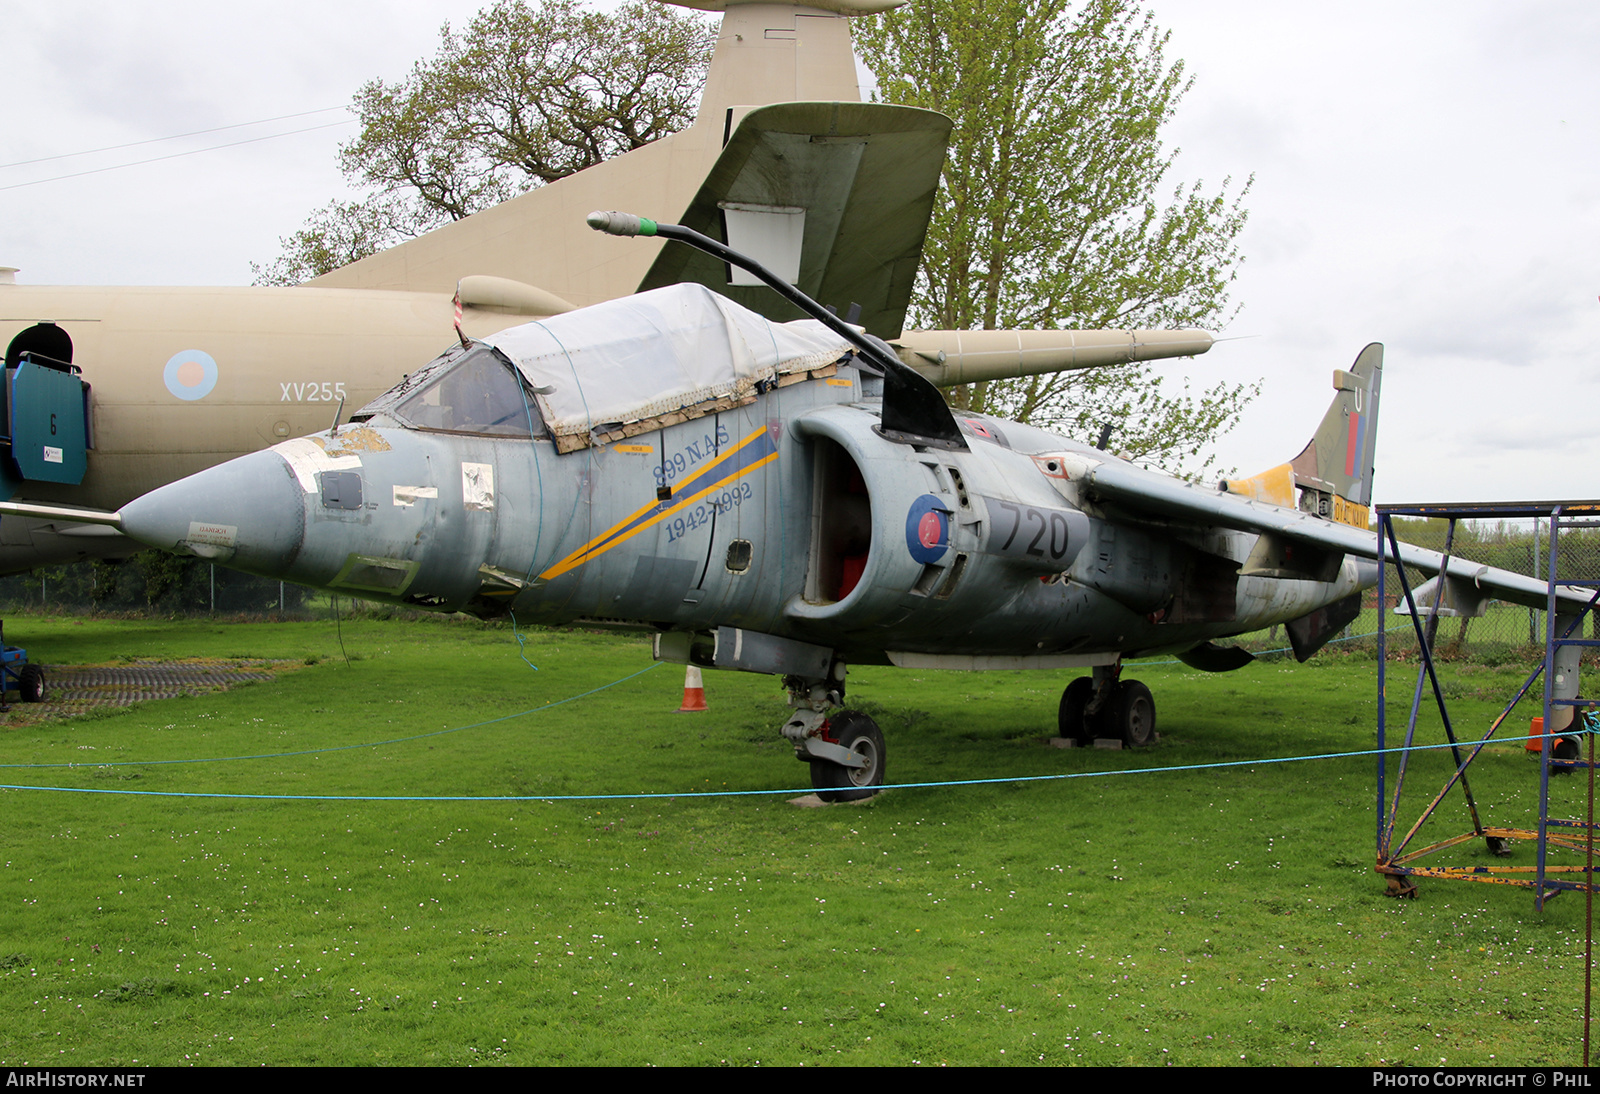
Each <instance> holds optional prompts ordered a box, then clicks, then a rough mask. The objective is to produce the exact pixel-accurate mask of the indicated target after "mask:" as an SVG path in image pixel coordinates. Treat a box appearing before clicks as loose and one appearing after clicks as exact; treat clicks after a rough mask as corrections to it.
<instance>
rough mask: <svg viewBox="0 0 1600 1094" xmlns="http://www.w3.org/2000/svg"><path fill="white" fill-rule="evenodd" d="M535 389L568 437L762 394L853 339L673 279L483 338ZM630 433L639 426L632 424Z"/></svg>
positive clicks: (550, 421) (822, 362) (842, 350)
mask: <svg viewBox="0 0 1600 1094" xmlns="http://www.w3.org/2000/svg"><path fill="white" fill-rule="evenodd" d="M484 341H485V342H487V343H489V344H490V345H492V346H494V347H496V348H497V349H499V350H500V351H501V352H502V353H504V354H505V355H506V356H507V357H510V358H511V359H512V360H513V361H515V362H516V364H517V367H518V368H520V369H521V370H522V374H523V375H524V376H526V377H527V378H528V381H529V382H530V383H531V384H533V386H534V387H536V388H549V389H552V390H550V392H549V393H548V394H542V395H539V396H537V398H538V400H539V409H540V411H541V412H542V413H543V415H544V420H545V424H546V425H547V426H548V427H549V429H550V430H551V432H552V433H553V434H554V435H555V436H556V437H557V438H558V439H559V438H573V439H576V438H577V437H580V436H581V437H586V436H587V435H588V434H589V433H591V432H592V431H595V430H597V429H601V428H603V427H612V426H613V425H614V424H615V423H620V424H622V425H624V426H626V425H628V424H630V423H635V422H640V421H645V420H649V419H653V418H659V417H662V416H664V415H669V414H673V413H675V412H684V413H686V415H687V416H689V417H694V416H696V414H695V412H694V408H695V407H697V406H701V405H703V404H706V403H711V402H716V401H718V400H721V399H728V398H731V399H734V400H743V399H745V398H746V397H748V396H753V395H754V394H755V391H756V385H757V384H758V383H760V382H762V381H771V380H774V379H776V378H777V377H778V376H780V375H782V374H785V373H794V372H808V371H810V370H812V369H817V368H822V367H824V366H826V365H830V364H833V363H834V362H836V361H838V360H839V359H840V358H842V357H844V356H845V354H846V353H848V352H849V351H850V344H849V343H848V342H846V341H845V340H844V339H843V338H841V337H839V336H838V335H837V334H834V333H833V332H832V331H830V330H828V328H826V327H824V326H823V325H822V324H821V323H818V322H817V321H816V320H814V319H806V320H800V321H797V322H793V323H773V322H771V321H770V320H768V319H766V318H764V317H762V316H760V315H757V314H756V313H755V312H753V311H750V310H748V309H746V308H743V307H740V306H739V305H738V304H735V303H734V302H733V301H731V300H728V299H725V298H724V297H721V296H718V295H717V294H716V293H714V292H712V291H711V290H710V289H708V288H706V287H705V286H704V285H697V284H685V285H669V286H667V287H666V288H661V289H652V290H651V291H649V292H642V293H639V294H637V295H635V296H628V297H623V298H621V299H619V300H608V301H606V302H605V303H603V304H595V305H594V306H592V307H588V308H580V309H578V310H577V311H571V312H567V313H565V314H563V315H556V316H552V317H551V318H549V319H541V320H538V321H537V322H533V323H526V324H524V325H522V326H519V327H511V328H509V329H507V330H503V331H501V332H500V333H499V334H496V335H492V336H491V337H489V338H486V339H484ZM628 432H633V431H632V430H629V431H628Z"/></svg>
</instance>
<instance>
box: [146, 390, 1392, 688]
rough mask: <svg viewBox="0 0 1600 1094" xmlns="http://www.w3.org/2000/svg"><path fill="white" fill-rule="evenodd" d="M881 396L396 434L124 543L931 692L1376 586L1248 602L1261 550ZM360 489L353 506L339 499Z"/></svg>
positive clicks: (392, 430) (1020, 435) (227, 482)
mask: <svg viewBox="0 0 1600 1094" xmlns="http://www.w3.org/2000/svg"><path fill="white" fill-rule="evenodd" d="M880 385H881V381H880V380H878V378H876V377H873V376H870V375H866V374H864V373H862V372H861V371H859V370H858V369H856V368H855V367H852V366H850V365H848V364H846V365H842V366H839V367H838V368H837V371H836V372H832V374H831V375H825V376H816V377H813V378H808V379H805V380H803V381H802V382H799V383H793V384H790V385H787V386H783V387H778V388H775V389H773V390H771V391H768V392H766V393H765V394H761V395H759V396H757V397H756V399H755V401H753V402H751V403H750V404H749V405H746V406H741V407H735V408H732V409H729V410H725V411H721V412H718V413H714V414H709V415H707V416H705V417H701V418H696V419H693V420H690V421H687V422H682V423H679V424H676V425H669V426H664V427H662V428H659V429H656V430H653V431H650V432H646V433H641V434H638V435H635V436H632V437H629V438H627V439H626V441H620V442H617V443H614V444H610V445H604V446H601V445H592V446H589V447H586V448H582V449H579V450H577V451H572V452H567V453H558V452H557V451H556V448H555V446H554V445H553V444H552V442H551V440H550V439H549V438H548V437H536V438H534V437H497V436H490V435H472V434H470V433H465V432H434V431H429V430H422V429H410V428H404V427H403V426H402V425H401V424H400V423H399V422H397V421H394V420H393V419H386V418H385V416H384V415H383V414H382V413H379V414H376V415H374V416H373V417H372V418H371V419H370V420H367V421H364V422H361V423H357V424H351V425H347V426H344V427H341V428H340V429H338V430H337V431H334V432H330V433H328V434H324V435H321V436H317V437H313V438H309V439H301V440H297V441H292V442H289V443H288V444H287V445H279V446H277V447H276V448H274V449H271V450H268V451H266V452H261V453H257V454H255V455H252V456H247V457H245V458H243V459H240V460H235V461H233V462H232V463H229V464H226V465H223V466H222V467H219V468H214V469H212V470H210V471H207V472H204V473H202V474H201V475H199V476H196V477H194V478H193V479H190V480H187V482H186V483H180V484H176V485H175V486H174V487H170V488H167V489H165V490H163V491H160V492H158V493H157V494H155V495H152V496H150V497H147V498H145V499H141V500H139V501H137V502H135V503H133V504H132V505H131V506H129V507H126V508H125V509H124V519H125V520H126V521H127V522H128V523H129V525H130V528H132V527H134V526H136V527H137V528H138V529H139V530H138V532H137V533H136V534H137V535H138V536H139V538H141V539H143V540H145V541H146V542H159V543H161V544H162V545H167V546H173V545H176V544H178V543H181V542H187V543H188V545H189V547H190V549H197V550H199V551H200V552H201V553H205V552H207V551H208V550H210V551H214V552H216V553H217V554H218V555H219V556H220V557H221V558H223V559H224V560H225V561H227V563H228V565H230V566H233V567H235V568H239V569H244V570H250V571H254V572H257V573H262V574H266V575H269V576H273V577H279V578H284V579H287V580H290V581H296V582H302V583H305V584H308V585H316V586H321V587H328V588H333V589H342V590H345V591H348V592H350V593H351V594H352V595H359V596H362V597H366V598H372V599H384V600H391V601H393V602H396V603H402V604H412V605H415V606H422V607H427V608H433V609H437V610H442V611H456V610H465V611H470V612H474V613H476V614H480V615H495V614H501V613H504V612H506V611H511V612H514V613H515V615H516V618H517V620H518V621H519V622H536V623H546V624H559V623H568V622H573V621H592V622H596V623H605V624H613V625H615V624H621V625H634V626H638V627H641V628H648V629H652V630H659V631H687V632H696V631H710V630H714V629H715V628H717V627H728V626H732V627H738V628H743V629H747V630H750V631H753V632H760V633H765V634H772V635H779V636H783V637H786V638H792V639H797V640H799V641H802V642H807V643H814V644H817V645H821V646H827V647H829V648H832V649H834V650H836V651H838V653H839V655H840V656H841V657H843V658H844V659H845V660H848V661H855V662H858V663H889V662H894V663H898V664H906V665H925V666H929V667H951V668H989V667H995V668H1001V667H1012V668H1022V667H1041V668H1043V667H1064V666H1070V665H1080V666H1081V665H1091V664H1106V663H1110V662H1112V661H1114V660H1115V659H1116V658H1117V656H1119V655H1121V654H1126V653H1130V652H1146V651H1154V650H1161V649H1186V648H1189V647H1192V646H1194V645H1196V644H1198V643H1202V642H1204V641H1206V640H1208V639H1210V638H1214V637H1218V636H1222V635H1227V634H1237V633H1240V632H1243V631H1249V630H1253V629H1257V628H1260V627H1264V626H1267V625H1269V624H1272V623H1279V622H1285V621H1288V620H1291V619H1295V618H1298V617H1301V616H1303V615H1305V614H1306V613H1307V612H1309V611H1311V610H1313V609H1314V608H1317V607H1320V606H1321V605H1323V604H1326V603H1328V602H1330V601H1333V600H1337V599H1340V598H1342V597H1345V596H1347V595H1348V594H1350V593H1351V592H1353V591H1355V590H1357V589H1358V588H1360V587H1362V586H1363V585H1368V584H1371V581H1372V578H1371V575H1370V574H1368V573H1366V572H1365V571H1366V570H1370V569H1371V567H1370V564H1364V563H1360V562H1357V561H1356V560H1353V559H1352V560H1346V561H1345V562H1343V563H1342V565H1341V566H1340V567H1339V569H1338V572H1337V575H1336V576H1335V577H1334V579H1333V580H1332V581H1327V582H1321V581H1295V580H1284V579H1282V578H1264V577H1263V578H1254V577H1238V576H1236V575H1235V574H1234V573H1232V572H1231V571H1230V567H1229V566H1228V565H1227V561H1231V562H1232V563H1234V564H1238V563H1242V562H1244V560H1245V559H1246V558H1247V557H1248V556H1249V554H1250V551H1251V548H1252V547H1253V546H1254V544H1255V541H1256V538H1257V537H1255V536H1253V535H1249V534H1246V533H1240V532H1233V531H1228V530H1209V531H1193V530H1183V529H1176V530H1174V529H1170V528H1161V527H1153V526H1151V525H1149V524H1148V523H1146V522H1139V521H1127V520H1120V521H1119V520H1113V519H1108V518H1107V517H1106V516H1105V515H1103V514H1102V513H1101V512H1099V511H1098V510H1097V508H1096V507H1095V506H1093V505H1092V504H1090V503H1088V502H1087V501H1086V499H1084V498H1082V497H1080V496H1079V494H1078V489H1077V486H1076V485H1075V480H1076V479H1077V478H1079V477H1080V476H1081V475H1082V474H1083V473H1084V472H1085V471H1087V470H1088V469H1090V468H1091V467H1094V466H1097V465H1101V464H1105V463H1108V462H1114V463H1119V464H1120V463H1123V461H1120V460H1117V458H1116V457H1114V456H1111V455H1109V454H1107V453H1105V452H1102V451H1099V450H1096V449H1093V448H1089V447H1087V446H1084V445H1081V444H1078V443H1075V442H1073V441H1070V440H1067V439H1066V438H1063V437H1060V436H1057V435H1055V434H1052V433H1049V432H1046V431H1044V430H1040V429H1036V428H1033V427H1030V426H1026V425H1019V424H1017V423H1014V422H1007V421H1002V420H999V419H994V418H989V417H985V416H981V415H967V414H959V413H958V414H957V421H958V423H959V424H960V425H961V427H962V430H963V433H965V434H966V435H967V436H968V438H969V443H970V447H969V449H968V450H967V451H940V450H936V449H932V448H928V449H923V450H921V451H913V450H912V448H910V447H908V446H907V445H905V444H901V443H895V442H892V441H890V440H887V439H885V438H884V437H883V436H882V435H880V434H879V433H878V432H876V431H875V428H874V427H876V426H878V424H879V412H880V409H879V408H880V404H879V403H878V402H877V401H876V400H875V399H874V398H873V396H874V395H875V394H876V389H877V388H878V387H879V386H880ZM1129 466H1131V465H1129ZM341 472H342V473H344V475H345V476H346V477H345V478H344V479H343V480H342V481H343V482H344V483H345V484H346V485H345V487H344V489H345V491H346V492H345V494H344V496H342V497H339V496H330V494H329V489H328V485H327V484H328V480H327V478H326V476H327V475H328V474H330V473H331V474H333V475H335V476H337V475H339V474H340V473H341ZM1141 473H1146V474H1150V475H1151V476H1152V477H1153V478H1164V476H1157V475H1156V474H1155V473H1153V472H1141ZM336 481H338V480H336ZM350 491H355V492H356V496H351V494H350ZM175 492H181V498H182V501H181V502H179V501H178V496H177V495H176V494H175ZM662 493H667V494H668V496H667V497H665V498H663V497H660V495H661V494H662ZM163 498H167V499H168V500H167V501H165V502H163V500H162V499H163ZM201 498H203V499H204V501H203V503H202V502H200V501H199V499H201ZM157 510H159V515H158V512H157ZM194 518H199V520H198V521H195V522H194V523H193V524H192V523H191V521H194ZM157 524H159V525H160V531H156V529H155V527H154V526H155V525H157ZM211 527H214V528H216V529H221V530H222V531H219V532H217V533H216V542H215V543H213V544H210V545H209V547H208V545H207V543H206V541H205V536H206V533H205V531H204V529H205V528H211ZM197 528H198V529H199V531H198V532H197V531H195V529H197ZM197 536H198V537H199V538H196V537H197ZM1225 560H1227V561H1225Z"/></svg>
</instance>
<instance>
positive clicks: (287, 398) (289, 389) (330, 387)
mask: <svg viewBox="0 0 1600 1094" xmlns="http://www.w3.org/2000/svg"><path fill="white" fill-rule="evenodd" d="M278 386H279V387H280V388H282V389H283V395H282V397H281V398H279V399H278V402H280V403H331V402H334V401H335V400H338V399H343V398H344V381H343V380H340V381H338V382H337V383H333V382H330V381H328V380H323V381H322V382H320V383H318V382H317V381H316V380H312V381H310V382H309V383H304V384H297V383H294V382H293V381H285V380H279V381H278Z"/></svg>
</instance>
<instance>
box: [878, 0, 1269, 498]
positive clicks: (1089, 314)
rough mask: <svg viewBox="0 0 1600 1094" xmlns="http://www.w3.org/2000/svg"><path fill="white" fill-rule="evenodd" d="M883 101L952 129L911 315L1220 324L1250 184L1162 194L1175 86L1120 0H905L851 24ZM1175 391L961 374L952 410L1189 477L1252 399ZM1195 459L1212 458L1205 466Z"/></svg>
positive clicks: (1066, 323) (1138, 378)
mask: <svg viewBox="0 0 1600 1094" xmlns="http://www.w3.org/2000/svg"><path fill="white" fill-rule="evenodd" d="M855 37H856V43H857V47H858V48H859V49H860V50H861V52H862V55H863V57H864V59H865V61H866V63H867V66H868V67H869V68H870V69H871V70H872V72H873V74H874V75H875V76H876V77H877V82H878V96H879V98H881V99H883V100H885V101H888V102H894V103H901V104H905V105H909V106H920V107H926V108H928V109H932V110H938V111H941V112H942V113H944V114H947V115H949V116H950V118H951V119H952V120H953V121H954V122H955V128H954V131H953V133H952V137H951V147H950V154H949V157H948V159H947V160H946V162H945V169H944V175H943V179H942V185H941V188H940V195H939V200H938V204H937V206H936V207H935V212H934V218H933V223H932V226H931V228H930V230H929V233H928V243H927V247H926V249H925V250H924V253H923V265H922V269H921V272H920V275H919V280H918V291H917V293H916V296H915V298H914V302H913V311H912V322H913V324H914V325H916V326H922V327H937V328H942V329H964V330H965V329H975V328H982V329H995V328H1006V327H1058V328H1070V327H1081V328H1124V327H1187V326H1212V327H1217V326H1220V325H1222V324H1223V323H1225V322H1226V320H1227V319H1228V318H1229V317H1230V316H1231V314H1232V312H1231V309H1230V307H1229V302H1228V288H1229V284H1230V283H1231V282H1232V280H1233V277H1234V271H1235V269H1236V267H1237V266H1238V264H1239V262H1240V261H1241V259H1240V256H1239V252H1238V247H1237V245H1236V243H1235V240H1236V238H1237V236H1238V234H1239V232H1240V231H1241V230H1242V229H1243V227H1244V223H1245V216H1246V213H1245V210H1244V207H1243V204H1242V202H1243V199H1244V196H1245V194H1246V192H1248V190H1249V184H1248V183H1246V184H1245V186H1244V187H1242V188H1240V189H1239V190H1238V191H1237V192H1236V193H1234V194H1233V195H1232V196H1231V197H1230V196H1229V195H1228V192H1227V191H1228V188H1229V183H1228V182H1227V181H1225V182H1224V183H1223V189H1222V190H1221V191H1219V192H1217V193H1209V192H1207V191H1206V190H1205V189H1204V187H1203V186H1202V184H1200V183H1195V184H1193V185H1190V186H1187V187H1185V186H1182V185H1178V186H1175V187H1171V188H1169V184H1168V182H1167V176H1168V175H1169V173H1170V170H1171V167H1172V164H1173V159H1174V157H1175V156H1176V152H1175V151H1169V150H1167V149H1166V148H1165V147H1164V146H1163V144H1162V140H1161V127H1162V126H1163V125H1164V124H1165V123H1166V122H1167V120H1168V119H1170V118H1171V117H1172V115H1173V113H1174V111H1175V110H1176V109H1177V106H1178V103H1179V101H1180V100H1181V99H1182V97H1183V94H1184V92H1185V91H1187V90H1188V88H1189V83H1190V82H1189V81H1188V80H1187V79H1185V77H1184V75H1183V63H1182V62H1181V61H1177V62H1173V63H1171V64H1169V63H1168V62H1167V60H1166V58H1165V56H1164V51H1165V47H1166V45H1167V35H1166V34H1165V33H1163V32H1162V31H1161V30H1160V29H1159V28H1158V27H1157V26H1156V24H1155V21H1154V19H1153V17H1152V16H1151V15H1149V14H1148V13H1144V12H1142V11H1141V10H1140V7H1139V5H1138V3H1137V2H1135V0H1080V2H1072V0H983V2H981V3H980V2H979V0H915V2H914V3H913V4H911V5H910V6H907V7H905V8H901V9H899V10H897V11H894V12H891V13H889V14H886V15H882V16H878V17H875V18H873V19H864V20H859V21H858V22H857V25H856V30H855ZM1181 386H1182V390H1180V391H1175V390H1173V386H1172V385H1171V384H1170V383H1168V378H1167V377H1165V376H1163V375H1161V374H1160V372H1159V371H1158V368H1157V367H1152V366H1148V365H1129V366H1124V367H1121V368H1115V369H1105V370H1097V371H1092V372H1070V373H1060V374H1056V375H1046V376H1035V377H1027V378H1023V379H1019V380H1007V381H998V382H990V383H983V384H974V385H971V386H970V387H968V388H965V389H959V390H957V392H955V394H954V401H955V402H956V403H957V405H958V406H962V407H964V408H966V409H970V410H977V411H988V412H992V413H998V414H1004V415H1006V416H1008V417H1014V418H1019V419H1021V420H1023V421H1032V422H1035V423H1037V424H1041V425H1050V426H1054V427H1057V428H1062V429H1065V430H1066V431H1068V432H1072V433H1076V434H1077V435H1079V436H1082V437H1085V438H1092V437H1094V436H1095V435H1096V434H1097V433H1098V432H1099V429H1100V427H1101V426H1102V425H1103V424H1105V423H1107V422H1110V423H1113V424H1114V425H1115V427H1116V428H1115V431H1114V436H1115V440H1114V442H1113V445H1112V447H1113V448H1115V449H1116V450H1118V451H1124V452H1127V453H1128V454H1130V455H1133V456H1135V457H1138V458H1142V459H1144V460H1146V461H1149V462H1154V463H1158V464H1162V465H1165V466H1168V467H1176V466H1178V465H1180V464H1187V465H1188V466H1189V468H1190V470H1192V471H1198V470H1200V469H1201V467H1203V466H1204V464H1201V466H1200V467H1196V466H1195V465H1194V462H1193V461H1194V460H1195V459H1196V458H1197V457H1198V458H1201V459H1204V457H1205V452H1206V449H1207V448H1208V447H1209V444H1210V442H1212V441H1213V440H1215V438H1216V437H1217V436H1219V435H1220V434H1222V433H1223V432H1226V430H1227V429H1228V428H1229V427H1231V425H1232V424H1233V422H1234V421H1235V420H1236V419H1237V416H1238V413H1239V411H1240V410H1241V409H1242V408H1243V406H1244V405H1245V403H1246V402H1248V401H1249V399H1250V398H1251V397H1252V396H1254V395H1255V394H1256V392H1257V388H1256V387H1255V386H1251V385H1243V386H1233V385H1228V384H1219V385H1217V386H1215V387H1212V388H1209V389H1207V390H1205V391H1203V392H1201V393H1199V394H1194V393H1193V392H1191V390H1190V389H1189V387H1188V385H1187V384H1183V385H1181ZM1206 462H1209V461H1206Z"/></svg>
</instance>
